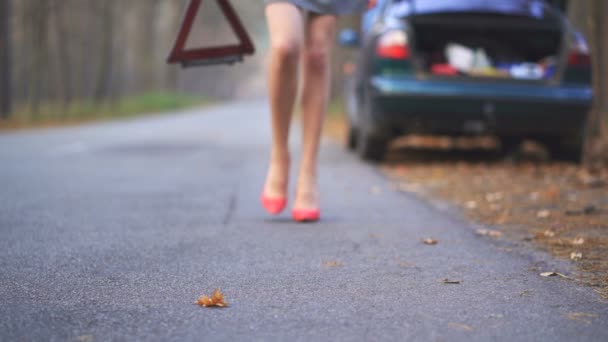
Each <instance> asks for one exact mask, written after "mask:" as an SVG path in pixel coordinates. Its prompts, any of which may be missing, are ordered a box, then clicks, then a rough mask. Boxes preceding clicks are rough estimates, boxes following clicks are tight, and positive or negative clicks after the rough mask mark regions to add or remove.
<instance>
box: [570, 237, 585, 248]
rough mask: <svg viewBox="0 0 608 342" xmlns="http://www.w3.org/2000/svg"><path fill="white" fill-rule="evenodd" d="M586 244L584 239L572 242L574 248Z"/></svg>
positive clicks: (579, 238)
mask: <svg viewBox="0 0 608 342" xmlns="http://www.w3.org/2000/svg"><path fill="white" fill-rule="evenodd" d="M584 243H585V239H583V238H582V237H577V238H575V239H574V240H572V244H573V245H574V246H580V245H582V244H584Z"/></svg>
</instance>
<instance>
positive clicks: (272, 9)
mask: <svg viewBox="0 0 608 342" xmlns="http://www.w3.org/2000/svg"><path fill="white" fill-rule="evenodd" d="M266 17H267V21H268V28H269V31H270V41H271V56H270V67H269V70H268V72H269V75H268V80H269V81H268V92H269V96H270V110H271V112H272V114H271V115H272V151H271V157H270V165H269V167H268V175H267V177H266V184H265V186H264V193H265V194H266V195H267V196H269V197H274V198H283V197H286V196H287V184H288V180H289V163H290V159H289V146H288V140H289V126H290V123H291V115H292V111H293V107H294V102H295V99H296V96H297V89H298V63H299V60H300V51H301V47H302V44H303V39H304V33H303V28H304V19H303V15H302V12H301V11H300V10H299V9H298V8H297V7H295V6H294V5H291V4H289V3H275V4H270V5H268V6H266Z"/></svg>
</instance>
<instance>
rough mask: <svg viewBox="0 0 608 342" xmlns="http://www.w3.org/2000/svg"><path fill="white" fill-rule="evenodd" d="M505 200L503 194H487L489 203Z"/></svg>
mask: <svg viewBox="0 0 608 342" xmlns="http://www.w3.org/2000/svg"><path fill="white" fill-rule="evenodd" d="M502 199H503V194H502V192H492V193H488V194H486V201H488V202H497V201H500V200H502Z"/></svg>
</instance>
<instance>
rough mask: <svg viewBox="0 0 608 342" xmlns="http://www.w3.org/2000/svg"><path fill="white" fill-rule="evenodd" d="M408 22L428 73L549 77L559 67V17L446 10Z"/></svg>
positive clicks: (416, 48) (424, 69)
mask: <svg viewBox="0 0 608 342" xmlns="http://www.w3.org/2000/svg"><path fill="white" fill-rule="evenodd" d="M410 22H411V23H412V30H413V33H414V34H413V39H412V40H413V41H412V42H411V43H412V45H413V51H414V55H415V57H416V60H417V61H418V65H419V67H420V68H421V69H422V71H423V72H426V73H429V74H434V75H443V76H464V77H496V78H509V79H520V80H548V79H551V78H552V77H553V76H554V75H555V73H556V71H557V69H558V63H559V61H560V53H561V50H562V49H561V47H562V36H563V35H562V27H561V26H560V24H559V22H558V21H557V20H551V19H542V20H540V19H537V18H531V17H525V16H514V15H504V14H487V13H484V14H483V15H482V14H474V13H473V14H470V13H449V14H432V15H420V16H413V17H411V18H410Z"/></svg>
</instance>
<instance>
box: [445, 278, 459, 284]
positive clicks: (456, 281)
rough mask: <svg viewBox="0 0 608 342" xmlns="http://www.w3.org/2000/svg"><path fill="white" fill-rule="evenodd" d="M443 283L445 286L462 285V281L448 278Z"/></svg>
mask: <svg viewBox="0 0 608 342" xmlns="http://www.w3.org/2000/svg"><path fill="white" fill-rule="evenodd" d="M443 283H444V284H460V283H461V281H460V280H450V279H448V278H445V279H443Z"/></svg>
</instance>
